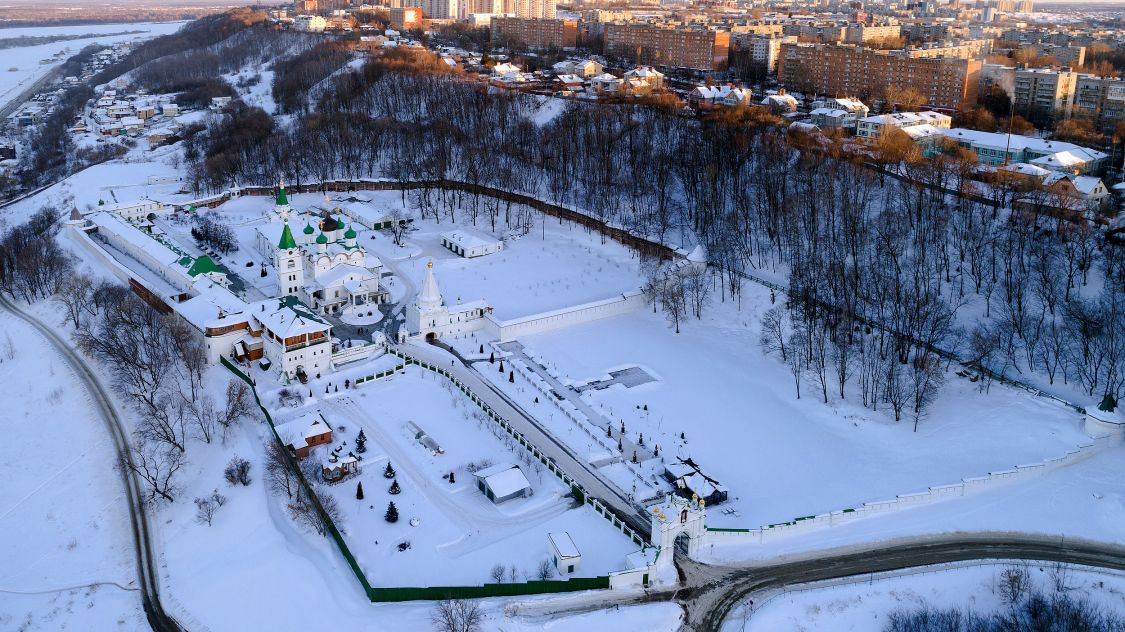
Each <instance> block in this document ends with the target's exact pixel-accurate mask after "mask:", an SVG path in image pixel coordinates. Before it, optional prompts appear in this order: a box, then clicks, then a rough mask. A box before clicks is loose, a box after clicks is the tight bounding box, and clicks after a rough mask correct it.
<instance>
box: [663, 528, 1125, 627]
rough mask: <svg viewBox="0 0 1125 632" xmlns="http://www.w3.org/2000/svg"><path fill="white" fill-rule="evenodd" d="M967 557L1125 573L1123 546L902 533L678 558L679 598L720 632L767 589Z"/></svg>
mask: <svg viewBox="0 0 1125 632" xmlns="http://www.w3.org/2000/svg"><path fill="white" fill-rule="evenodd" d="M966 560H1028V561H1040V562H1065V563H1068V564H1080V565H1084V566H1091V567H1095V568H1105V569H1114V570H1125V546H1120V545H1114V544H1106V543H1102V542H1094V541H1090V540H1082V539H1077V538H1075V539H1067V538H1065V537H1063V536H1047V535H1034V534H1025V533H957V534H948V535H941V536H919V537H912V538H901V539H897V540H893V541H890V542H886V543H881V544H880V543H874V544H873V545H872V546H871V547H870V548H863V547H858V546H853V547H847V548H844V549H832V550H828V551H820V552H815V553H811V554H808V555H806V556H802V557H800V558H790V559H787V560H785V561H767V562H762V563H761V564H754V565H746V566H743V567H733V566H726V567H724V566H710V565H707V564H702V563H700V562H696V561H694V560H690V559H684V558H683V557H682V556H677V558H676V564H677V565H678V566H679V568H680V570H681V571H682V572H683V574H684V577H685V583H686V584H687V586H686V587H685V588H682V589H681V590H680V591H678V594H677V596H676V600H677V601H678V602H679V603H680V604H681V605H682V606H683V607H684V609H685V612H686V621H685V623H684V626H683V629H684V630H712V631H716V632H717V631H718V630H720V629H721V628H722V625H723V621H724V620H725V619H726V617H727V616H728V615H729V614H730V613H731V611H732V610H734V608H735V607H736V606H738V605H740V604H742V603H745V602H746V601H747V600H748V599H753V598H754V596H755V595H760V594H762V593H765V592H769V591H773V590H780V589H784V588H785V587H787V586H792V585H796V584H806V583H809V582H817V581H823V580H830V579H839V578H844V577H854V576H856V575H866V574H869V573H880V572H885V571H892V570H901V569H909V568H915V567H920V566H930V565H933V564H944V563H948V562H961V561H966Z"/></svg>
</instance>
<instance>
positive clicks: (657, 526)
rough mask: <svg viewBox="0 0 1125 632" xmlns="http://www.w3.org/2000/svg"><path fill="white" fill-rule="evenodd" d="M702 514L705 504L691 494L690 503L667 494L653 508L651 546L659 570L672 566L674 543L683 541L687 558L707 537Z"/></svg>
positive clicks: (694, 552) (703, 513)
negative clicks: (654, 549) (662, 567)
mask: <svg viewBox="0 0 1125 632" xmlns="http://www.w3.org/2000/svg"><path fill="white" fill-rule="evenodd" d="M706 514H707V503H706V501H704V500H702V499H700V498H699V497H697V496H695V495H694V494H693V495H692V497H691V499H690V500H689V499H687V498H682V497H680V496H676V495H675V494H668V495H667V496H666V497H665V498H664V502H662V503H660V504H658V505H653V507H652V536H651V539H652V544H653V546H656V547H658V548H659V549H660V557H659V565H660V566H664V565H666V564H671V563H672V556H673V554H674V553H675V549H676V543H677V540H679V541H681V542H682V541H683V539H686V540H687V554H688V555H689V556H694V555H695V554H696V552H697V551H698V550H699V547H700V546H702V545H703V538H704V537H705V536H706V534H707V531H706V529H705V528H704V522H703V521H704V517H705V516H706ZM681 537H683V539H681Z"/></svg>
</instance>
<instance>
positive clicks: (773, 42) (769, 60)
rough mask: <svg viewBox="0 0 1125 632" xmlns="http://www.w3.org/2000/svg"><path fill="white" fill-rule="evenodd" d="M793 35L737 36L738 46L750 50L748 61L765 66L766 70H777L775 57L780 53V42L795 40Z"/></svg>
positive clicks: (770, 71) (771, 71) (773, 71)
mask: <svg viewBox="0 0 1125 632" xmlns="http://www.w3.org/2000/svg"><path fill="white" fill-rule="evenodd" d="M795 41H797V38H795V37H779V36H776V35H772V34H770V35H755V36H753V37H749V38H739V46H741V47H742V48H743V49H747V50H749V51H750V61H752V62H754V63H755V64H759V65H762V66H765V68H766V72H768V73H769V74H771V75H772V74H774V73H776V72H777V58H778V56H780V55H781V44H782V42H795Z"/></svg>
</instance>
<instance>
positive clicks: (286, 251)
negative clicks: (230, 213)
mask: <svg viewBox="0 0 1125 632" xmlns="http://www.w3.org/2000/svg"><path fill="white" fill-rule="evenodd" d="M272 215H273V216H274V217H276V218H278V219H280V220H281V221H280V222H277V221H273V222H270V223H269V224H267V225H266V226H263V227H259V229H258V241H259V246H258V249H259V250H260V251H262V254H268V256H270V258H271V259H272V260H273V264H274V269H275V270H276V271H277V285H278V293H279V296H294V297H296V298H297V299H299V300H300V301H301V302H303V303H305V304H306V305H308V306H309V307H311V308H312V309H313V310H314V311H316V312H319V313H321V314H339V313H341V312H342V311H344V310H345V309H348V308H350V307H352V306H361V305H371V304H379V303H384V302H386V301H387V299H388V296H389V293H388V292H387V290H386V289H385V288H383V287H382V286H381V284H380V277H381V276H382V272H383V264H382V262H381V261H379V259H378V258H377V257H375V256H374V255H370V254H368V253H367V251H366V249H364V247H363V246H362V245H360V244H359V242H358V237H359V234H358V232H357V231H356V230H355V228H354V227H352V226H351V225H348V224H346V223H345V222H344V220H343V214H342V213H341V212H340V211H339V209H336V210H335V211H328V210H325V211H322V212H320V213H319V214H313V213H304V214H299V215H298V217H293V213H292V210H291V207H290V206H289V199H288V196H287V195H286V193H285V186H284V184H282V185H280V186H279V187H278V193H277V199H276V201H275V204H274V209H273V214H272ZM294 228H296V231H294Z"/></svg>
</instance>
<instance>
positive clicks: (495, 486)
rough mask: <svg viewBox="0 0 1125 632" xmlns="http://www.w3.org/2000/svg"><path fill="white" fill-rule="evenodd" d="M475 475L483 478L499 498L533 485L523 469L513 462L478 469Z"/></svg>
mask: <svg viewBox="0 0 1125 632" xmlns="http://www.w3.org/2000/svg"><path fill="white" fill-rule="evenodd" d="M473 476H476V477H477V478H479V479H483V480H484V482H485V483H486V484H487V485H488V487H489V489H491V490H492V493H493V494H495V495H496V496H497V498H503V497H505V496H510V495H511V494H515V493H517V492H520V491H523V490H525V489H529V488H530V487H531V483H529V482H528V480H527V477H526V476H524V475H523V470H521V469H520V468H519V466H518V465H513V464H511V463H500V464H498V465H493V466H492V467H486V468H484V469H483V470H477V471H476V472H474V473H473Z"/></svg>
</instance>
